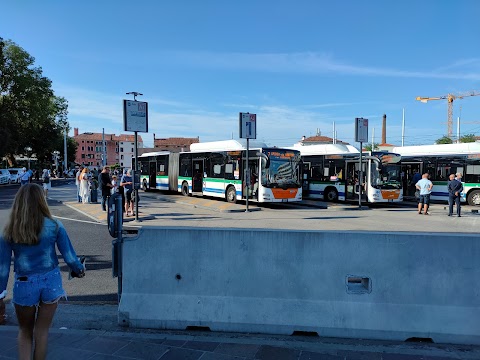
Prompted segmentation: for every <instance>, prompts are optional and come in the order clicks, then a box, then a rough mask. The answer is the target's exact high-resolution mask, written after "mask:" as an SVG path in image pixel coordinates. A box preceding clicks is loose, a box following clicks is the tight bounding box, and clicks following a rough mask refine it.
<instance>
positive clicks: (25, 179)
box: [20, 168, 32, 186]
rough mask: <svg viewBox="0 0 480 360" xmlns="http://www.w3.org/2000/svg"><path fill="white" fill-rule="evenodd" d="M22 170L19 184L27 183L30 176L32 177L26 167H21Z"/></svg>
mask: <svg viewBox="0 0 480 360" xmlns="http://www.w3.org/2000/svg"><path fill="white" fill-rule="evenodd" d="M22 171H23V174H22V177H21V178H20V186H21V185H25V184H28V183H29V182H30V178H31V177H32V172H31V170H27V168H23V169H22Z"/></svg>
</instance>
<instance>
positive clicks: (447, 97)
mask: <svg viewBox="0 0 480 360" xmlns="http://www.w3.org/2000/svg"><path fill="white" fill-rule="evenodd" d="M479 95H480V92H478V91H470V92H466V93H462V94H448V95H444V96H438V97H421V96H417V97H416V98H415V100H418V101H420V102H422V103H426V102H428V101H431V100H447V136H448V137H449V138H451V137H452V134H453V101H454V100H456V99H463V98H466V97H469V96H479Z"/></svg>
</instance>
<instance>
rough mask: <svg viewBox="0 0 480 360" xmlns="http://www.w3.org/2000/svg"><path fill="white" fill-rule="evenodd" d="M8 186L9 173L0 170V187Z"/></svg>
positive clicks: (5, 170)
mask: <svg viewBox="0 0 480 360" xmlns="http://www.w3.org/2000/svg"><path fill="white" fill-rule="evenodd" d="M4 184H10V171H8V170H7V169H0V185H4Z"/></svg>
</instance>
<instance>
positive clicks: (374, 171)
mask: <svg viewBox="0 0 480 360" xmlns="http://www.w3.org/2000/svg"><path fill="white" fill-rule="evenodd" d="M370 179H371V185H372V187H374V188H375V189H401V187H402V183H401V180H402V179H401V167H400V165H399V164H388V165H380V164H379V163H378V162H376V161H375V162H372V167H371V174H370Z"/></svg>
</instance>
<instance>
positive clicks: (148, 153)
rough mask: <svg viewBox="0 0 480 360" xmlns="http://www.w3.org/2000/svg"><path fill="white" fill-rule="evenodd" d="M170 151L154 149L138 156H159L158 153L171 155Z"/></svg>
mask: <svg viewBox="0 0 480 360" xmlns="http://www.w3.org/2000/svg"><path fill="white" fill-rule="evenodd" d="M170 154H171V153H170V151H153V152H147V153H143V154H142V155H139V156H138V157H139V158H141V157H147V156H157V155H170Z"/></svg>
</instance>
